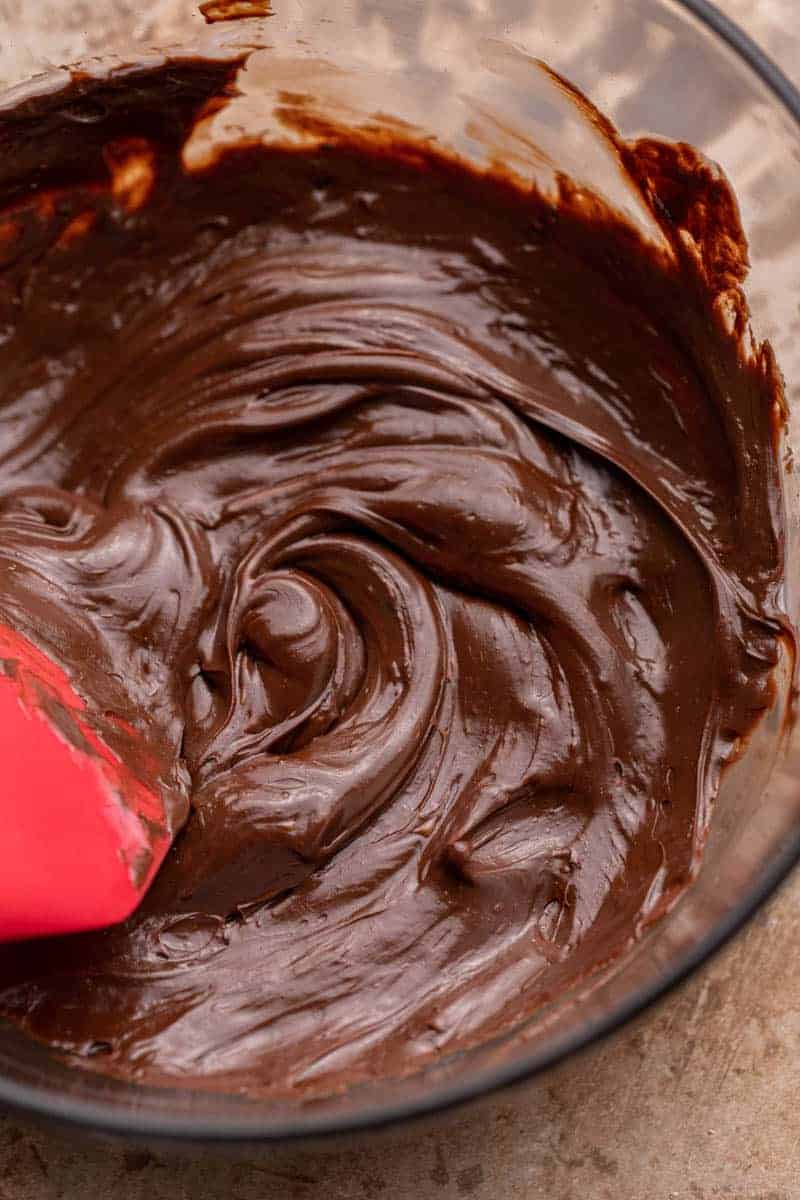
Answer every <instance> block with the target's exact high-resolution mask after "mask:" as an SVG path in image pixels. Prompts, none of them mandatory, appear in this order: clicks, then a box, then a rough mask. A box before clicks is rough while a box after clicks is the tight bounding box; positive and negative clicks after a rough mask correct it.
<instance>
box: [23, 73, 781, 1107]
mask: <svg viewBox="0 0 800 1200" xmlns="http://www.w3.org/2000/svg"><path fill="white" fill-rule="evenodd" d="M229 72H230V68H223V67H214V66H212V65H210V64H203V63H171V64H168V65H167V66H164V67H160V68H154V69H150V70H144V69H143V70H141V71H140V72H130V71H129V72H128V73H126V74H125V75H121V76H119V77H117V78H110V79H108V80H105V81H101V82H96V83H94V84H90V83H89V82H88V81H87V80H85V79H83V80H76V81H75V83H74V84H73V86H72V88H71V89H69V90H68V91H67V92H66V93H63V94H60V95H57V96H51V97H49V98H47V97H46V98H40V99H39V100H38V101H36V102H35V103H32V104H31V103H29V104H28V106H27V107H26V108H24V109H22V110H18V111H11V112H8V113H6V114H5V115H4V116H3V119H2V123H0V145H1V146H2V148H3V155H2V159H1V160H0V187H2V199H3V205H4V209H5V211H4V213H3V215H2V222H0V231H2V234H3V264H4V269H3V273H2V277H1V278H0V328H1V329H2V338H1V339H0V370H2V377H3V380H4V389H3V396H2V400H1V401H0V618H2V619H5V620H10V621H12V622H16V623H17V624H18V625H20V626H21V627H22V628H23V629H24V630H25V631H26V632H27V633H28V634H29V636H31V637H35V638H36V640H37V641H38V642H39V644H40V645H41V646H42V647H43V648H45V649H46V650H47V652H48V653H49V654H51V655H52V656H53V657H54V658H56V660H57V661H58V662H60V663H61V664H63V665H64V666H65V667H67V668H68V669H69V670H70V672H71V673H72V675H73V678H74V679H75V681H76V684H77V685H78V686H79V687H80V688H81V689H82V690H83V691H84V693H85V694H86V695H90V696H92V697H93V698H94V699H95V700H96V701H98V702H99V703H100V704H101V705H103V706H105V707H106V708H107V709H108V710H109V711H112V712H114V713H115V714H116V715H117V719H118V720H120V721H125V722H128V723H129V726H130V727H131V728H135V729H136V730H137V731H138V732H139V733H140V734H143V735H144V736H145V739H146V741H147V743H148V745H149V746H150V748H151V751H152V753H153V755H155V756H156V758H157V761H158V763H159V764H160V767H159V770H160V778H161V779H162V781H163V783H164V786H165V787H169V788H170V789H172V790H173V791H174V792H175V794H176V795H178V796H179V797H182V801H183V804H184V810H183V811H184V813H185V814H186V821H185V825H184V828H183V831H182V833H181V835H180V836H179V838H178V841H177V843H176V845H175V847H174V850H173V852H172V854H171V856H170V857H169V858H168V860H167V862H166V864H165V866H164V867H163V869H162V871H161V873H160V875H159V877H158V879H157V881H156V884H155V886H154V888H153V890H152V891H151V893H150V895H149V896H148V898H147V900H146V902H145V904H144V905H143V907H142V909H141V911H140V913H139V914H138V915H137V916H136V917H135V918H134V919H133V920H132V921H131V922H129V923H128V924H127V925H126V926H125V927H122V928H120V929H117V930H114V931H111V932H109V933H105V934H101V935H91V936H83V937H81V938H73V939H63V940H61V941H59V942H51V943H48V944H38V945H29V946H25V947H7V948H5V949H4V950H2V952H0V1013H1V1014H2V1015H3V1016H5V1017H6V1018H7V1019H9V1020H11V1021H13V1022H15V1023H16V1024H17V1025H18V1026H19V1027H20V1028H21V1029H23V1030H25V1031H26V1032H27V1033H29V1034H30V1035H32V1036H34V1037H36V1038H39V1039H42V1040H43V1041H45V1042H48V1043H50V1044H51V1045H53V1046H54V1047H56V1048H57V1049H58V1050H59V1051H60V1052H62V1053H64V1054H67V1055H69V1056H71V1058H72V1060H73V1061H76V1062H81V1063H82V1064H83V1065H84V1066H86V1067H87V1069H92V1070H98V1071H103V1072H108V1073H112V1074H115V1075H118V1076H121V1077H123V1078H129V1079H136V1080H142V1081H148V1082H172V1083H175V1082H178V1083H184V1084H187V1085H191V1086H198V1087H200V1086H202V1087H216V1088H242V1089H245V1090H247V1091H249V1092H252V1093H261V1094H275V1093H278V1092H282V1091H286V1090H290V1089H291V1090H294V1091H295V1093H297V1092H298V1091H299V1092H300V1093H301V1094H312V1093H314V1092H322V1091H327V1090H330V1089H335V1088H339V1087H342V1086H344V1085H347V1084H349V1083H352V1082H354V1081H358V1080H362V1079H366V1078H373V1077H380V1076H382V1075H385V1074H397V1073H402V1072H407V1071H410V1070H413V1069H416V1068H418V1067H420V1066H421V1065H423V1064H425V1063H427V1062H429V1061H431V1060H433V1059H434V1058H435V1057H436V1056H438V1055H441V1054H442V1053H444V1052H448V1051H452V1050H456V1049H460V1048H463V1047H466V1046H469V1045H471V1044H473V1043H475V1042H476V1041H478V1040H480V1039H483V1038H486V1037H488V1036H491V1035H493V1034H496V1033H498V1032H500V1031H503V1030H505V1029H508V1028H510V1027H511V1026H512V1025H513V1024H514V1022H516V1021H518V1020H520V1019H522V1018H524V1017H526V1016H527V1015H529V1014H530V1013H531V1012H532V1011H534V1010H535V1009H536V1007H537V1006H538V1005H539V1004H541V1003H542V1001H543V1000H545V999H547V998H550V997H553V996H556V997H557V996H560V995H563V994H566V993H567V991H568V989H570V988H571V987H573V986H574V985H576V984H577V983H578V982H579V981H581V980H584V979H586V978H587V977H588V976H590V975H591V974H592V972H594V971H595V970H597V969H598V967H600V966H602V965H604V964H606V963H608V962H609V961H610V960H613V959H614V958H615V957H617V956H619V955H620V954H621V953H622V952H623V951H624V950H625V948H626V947H628V946H629V945H630V944H631V941H632V940H633V939H634V938H635V937H637V936H638V935H639V934H640V932H641V930H642V929H643V928H644V926H645V925H646V924H647V923H649V922H651V921H653V920H654V919H656V918H657V917H658V916H659V915H660V914H662V913H663V912H664V911H665V910H666V909H667V908H668V907H669V906H670V905H671V904H673V903H674V902H675V900H676V899H677V897H678V896H679V895H680V894H681V892H682V891H683V890H684V889H685V888H686V886H687V884H688V883H689V881H690V880H691V878H692V876H693V874H694V873H695V871H696V870H697V867H698V863H699V858H700V855H701V852H702V847H703V842H704V838H705V834H706V829H707V822H708V819H709V814H710V808H711V805H712V802H713V800H714V798H715V796H716V794H717V791H718V786H719V779H720V772H721V769H722V767H723V764H724V763H725V762H726V761H727V760H728V759H730V757H731V756H732V755H733V754H734V753H735V752H736V750H737V748H738V746H739V744H740V740H741V739H742V737H744V736H745V735H747V734H748V733H749V732H750V730H751V729H752V728H753V725H754V723H755V722H756V721H757V720H758V717H759V715H760V714H761V713H762V712H763V711H764V710H765V709H766V708H767V707H768V706H769V705H770V702H771V700H772V696H773V682H772V674H773V668H774V666H775V663H776V661H777V657H778V646H779V639H780V637H781V636H784V635H785V636H788V634H786V628H785V620H784V618H783V616H782V614H781V587H782V580H783V565H784V564H783V556H784V551H783V506H782V493H781V484H780V475H779V468H778V463H777V458H776V454H775V442H776V437H777V431H778V427H779V424H780V421H781V417H782V407H781V406H782V399H781V388H780V380H779V377H778V374H777V370H776V368H775V365H774V361H773V359H772V355H771V353H770V352H769V350H768V348H766V347H759V348H756V350H755V351H754V352H753V353H752V354H750V353H748V352H746V350H745V348H744V344H743V333H744V330H743V327H742V319H743V311H744V310H743V307H742V305H743V301H741V299H740V293H739V291H738V288H739V284H740V282H741V280H742V278H743V274H744V269H745V264H746V250H745V246H744V240H743V236H742V234H741V227H740V223H739V220H738V214H737V212H736V206H735V201H734V199H733V197H732V196H731V193H730V190H729V187H728V185H727V183H726V182H725V180H724V179H723V177H722V176H721V175H720V174H719V173H718V172H717V171H716V170H715V169H714V168H712V167H711V165H710V164H707V163H706V162H705V160H702V159H701V158H700V157H699V156H698V155H696V154H695V152H693V151H690V150H689V149H688V148H686V147H670V146H668V145H666V144H662V143H655V142H651V141H646V142H639V143H636V144H634V145H627V144H625V143H621V142H620V143H619V153H620V156H621V157H622V158H623V159H624V161H625V163H626V165H627V167H628V170H629V171H630V173H631V174H632V176H633V178H634V180H635V182H636V183H637V184H638V185H639V186H640V188H641V189H642V192H643V194H644V195H645V196H646V197H647V199H648V201H649V202H650V204H651V206H652V208H653V211H654V214H655V216H656V218H657V220H658V222H659V224H660V226H661V228H662V229H663V230H664V233H665V236H666V238H667V241H668V243H669V246H670V247H671V251H672V261H671V262H670V261H667V259H666V257H665V255H664V254H663V253H661V254H657V253H656V252H655V251H654V250H653V249H652V248H651V247H649V246H648V245H647V244H645V243H644V242H643V241H642V240H641V238H640V237H639V235H638V234H637V233H636V232H635V231H634V230H633V229H632V228H631V227H629V226H628V225H626V224H625V223H624V222H623V221H622V219H621V218H618V217H615V216H614V215H613V214H612V213H610V212H609V211H608V210H607V209H605V208H604V207H603V205H602V204H601V203H600V202H599V201H597V202H594V203H592V204H587V197H586V194H585V192H584V193H581V194H580V195H579V194H578V193H577V192H576V191H575V190H574V189H571V188H570V186H569V184H568V181H562V187H561V196H560V200H559V202H558V203H552V202H549V201H548V200H546V199H545V198H543V197H542V196H540V195H539V194H538V193H536V192H535V191H524V190H522V189H521V188H520V187H519V186H517V185H516V184H515V183H512V182H509V181H508V180H504V179H503V178H501V177H496V176H493V175H491V174H486V175H482V174H480V173H478V172H476V171H471V170H470V169H469V168H467V167H466V166H465V165H463V164H459V163H457V162H454V161H451V160H449V159H448V158H447V157H446V156H445V155H444V154H443V153H440V152H437V151H435V150H433V149H431V148H430V146H425V145H421V144H412V143H411V142H407V143H401V142H400V141H399V135H398V140H396V141H395V142H391V141H387V140H386V139H384V140H383V141H381V140H380V139H377V138H376V140H375V144H374V145H373V146H370V144H369V138H368V137H366V136H364V137H362V138H361V139H360V140H359V141H358V142H357V143H356V142H353V141H348V138H347V136H345V135H344V134H343V135H342V136H341V137H340V138H339V139H338V140H337V144H336V145H323V146H321V147H319V148H318V149H316V150H314V151H308V150H300V149H298V150H291V149H286V148H284V149H278V148H275V147H273V148H269V147H265V146H262V147H254V146H250V147H248V148H242V149H240V150H238V151H237V150H231V151H228V152H227V153H226V154H225V155H223V156H222V157H221V158H220V159H219V160H218V161H217V162H215V163H214V164H213V165H212V166H210V167H209V168H208V169H207V170H205V171H199V172H194V173H191V172H187V171H185V170H184V169H183V168H182V166H181V160H180V151H181V147H182V145H183V142H184V140H185V137H186V136H187V134H188V132H189V129H190V126H191V120H192V114H193V113H195V112H197V111H199V110H200V108H201V107H202V106H203V105H204V104H207V103H208V102H209V101H211V100H212V98H213V97H214V96H216V95H218V94H219V92H220V91H221V90H222V89H223V88H224V87H225V86H226V85H227V84H229V82H230V75H229ZM87 114H91V120H89V119H88V118H87ZM32 148H35V153H34V151H33V149H32ZM687 235H690V236H689V237H687ZM731 297H733V300H731ZM731 305H733V308H734V309H735V310H736V312H737V314H738V316H737V320H736V321H735V322H734V326H733V327H732V325H731V323H730V320H729V316H730V312H731ZM98 1045H101V1046H102V1047H103V1053H102V1054H101V1055H99V1056H98V1054H97V1050H96V1048H97V1046H98Z"/></svg>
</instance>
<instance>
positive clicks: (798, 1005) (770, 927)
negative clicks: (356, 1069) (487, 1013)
mask: <svg viewBox="0 0 800 1200" xmlns="http://www.w3.org/2000/svg"><path fill="white" fill-rule="evenodd" d="M66 3H67V0H22V4H19V3H18V2H17V0H0V30H2V27H3V25H4V20H3V18H6V19H8V17H9V16H10V14H11V13H13V14H14V21H15V23H16V25H17V27H18V28H19V23H20V22H23V23H24V22H25V21H26V19H29V20H30V21H31V22H32V24H35V25H36V26H37V27H38V28H41V27H42V24H43V22H45V23H46V14H47V12H48V9H51V10H53V11H54V12H59V11H60V10H61V7H62V5H64V4H66ZM115 3H117V4H118V5H119V6H120V7H123V8H126V9H135V8H136V7H137V5H136V3H135V0H115ZM721 3H722V4H723V6H724V7H725V10H726V11H727V12H728V13H729V15H730V16H732V17H733V18H734V19H737V20H739V21H740V22H741V23H742V24H743V25H744V26H745V27H746V28H747V29H748V30H749V31H750V32H751V33H752V34H753V35H754V36H755V37H756V38H757V39H758V40H759V41H760V42H761V44H762V45H763V46H764V47H765V48H766V49H767V50H768V51H769V52H770V53H772V54H773V55H774V56H775V57H776V58H777V59H778V60H779V61H780V62H781V64H782V65H783V67H784V69H785V70H786V71H787V72H788V73H789V74H790V75H792V76H793V77H794V78H795V79H797V80H800V0H727V2H726V0H721ZM182 4H183V0H157V2H156V3H155V4H153V3H151V4H150V5H149V6H148V8H149V10H150V13H151V14H152V13H153V12H155V13H156V17H155V18H153V17H152V15H151V17H150V18H148V24H153V23H155V24H156V25H158V24H159V23H161V24H163V26H164V27H165V28H167V27H169V25H170V24H171V23H172V22H174V21H175V19H176V14H177V13H178V12H179V11H180V7H181V5H182ZM74 7H75V9H77V10H81V11H83V10H85V19H86V22H87V25H89V26H90V25H91V21H92V10H93V9H94V7H95V5H94V3H93V0H75V5H74ZM184 11H185V10H184ZM28 12H29V13H30V17H29V18H28V16H27V13H28ZM20 14H21V15H20ZM73 15H75V14H73ZM153 32H156V31H155V30H154V31H153ZM158 32H163V30H161V29H159V30H158ZM143 33H144V35H145V36H148V35H149V34H150V33H151V30H150V29H147V30H143ZM8 49H9V47H8V46H3V45H2V44H0V57H1V56H2V54H3V53H4V52H8ZM798 203H800V198H798ZM798 295H799V296H800V281H799V282H798ZM799 915H800V876H795V878H794V880H793V881H791V882H790V883H789V884H788V885H787V886H785V887H784V889H783V891H782V892H781V893H780V895H779V896H778V897H777V898H776V899H775V900H773V902H772V903H771V904H770V905H769V906H768V907H767V908H766V909H765V910H764V911H763V912H762V913H761V914H759V916H758V917H757V918H756V919H755V920H754V921H753V923H752V924H751V925H750V926H749V928H748V929H747V931H746V932H745V933H744V934H743V935H742V936H740V937H739V938H738V939H737V940H736V941H735V943H734V944H733V945H732V946H730V947H729V948H728V949H727V950H726V951H725V952H723V953H722V954H721V955H720V956H719V957H718V958H717V959H716V960H715V961H714V962H713V963H712V964H711V965H710V966H709V967H707V968H706V969H705V970H704V971H702V972H700V973H699V974H698V975H696V976H695V977H694V978H693V979H692V980H691V981H690V982H689V983H688V984H687V985H685V986H684V987H682V988H681V989H680V990H679V991H678V992H676V993H674V994H673V995H672V996H671V997H670V998H668V999H667V1000H666V1001H665V1002H663V1003H661V1004H660V1005H659V1006H658V1007H656V1008H655V1009H652V1010H651V1011H650V1012H649V1013H647V1014H646V1015H645V1016H644V1017H642V1018H640V1019H639V1020H638V1021H635V1022H634V1023H632V1024H630V1025H628V1026H627V1027H626V1028H625V1029H624V1030H623V1031H622V1032H621V1033H619V1034H617V1035H616V1036H615V1037H612V1038H610V1039H608V1040H606V1041H605V1042H604V1043H603V1044H602V1045H600V1046H599V1047H597V1048H595V1049H593V1050H591V1051H589V1052H586V1053H584V1054H582V1055H579V1056H577V1057H576V1058H573V1059H572V1060H571V1061H570V1062H568V1063H566V1064H564V1065H563V1066H562V1067H560V1068H559V1069H558V1070H556V1071H553V1072H550V1073H549V1074H547V1075H545V1076H543V1077H542V1078H541V1079H539V1080H536V1081H534V1082H533V1083H532V1084H529V1085H528V1086H527V1087H526V1088H525V1089H524V1090H523V1091H521V1092H517V1093H515V1094H514V1095H511V1096H509V1095H505V1096H501V1097H499V1098H498V1099H496V1100H494V1101H492V1102H491V1103H490V1104H489V1105H488V1106H484V1107H483V1108H482V1109H481V1110H480V1111H475V1110H472V1111H471V1112H470V1110H466V1111H462V1112H461V1113H459V1114H456V1115H455V1116H452V1117H450V1118H449V1119H448V1120H447V1122H446V1123H445V1124H443V1125H442V1126H441V1127H440V1128H438V1129H437V1131H436V1132H434V1133H424V1134H420V1133H409V1132H408V1131H406V1132H405V1133H404V1132H402V1131H397V1132H395V1133H393V1134H392V1135H391V1136H390V1137H389V1138H388V1139H387V1138H386V1137H384V1138H382V1139H381V1140H380V1141H379V1142H377V1143H376V1142H375V1141H374V1140H370V1139H362V1140H360V1141H356V1142H353V1143H352V1144H351V1145H350V1146H349V1147H348V1148H347V1149H346V1150H332V1149H330V1150H324V1151H316V1152H314V1153H313V1154H311V1153H309V1152H307V1151H305V1152H300V1151H297V1150H293V1151H281V1152H278V1153H275V1152H270V1153H269V1154H266V1155H264V1156H263V1157H262V1158H261V1159H259V1160H258V1161H251V1162H247V1163H238V1164H237V1163H232V1162H230V1161H220V1162H214V1161H210V1162H209V1161H203V1162H199V1161H197V1162H188V1163H187V1162H174V1161H170V1160H169V1159H167V1158H165V1159H157V1158H154V1157H152V1156H151V1155H149V1154H146V1153H144V1152H142V1151H141V1150H137V1149H135V1148H133V1147H125V1146H122V1145H119V1144H114V1145H105V1144H103V1145H91V1146H87V1145H85V1144H82V1143H81V1142H80V1141H78V1140H77V1139H73V1140H72V1141H68V1140H64V1139H63V1138H56V1137H54V1136H53V1135H51V1134H48V1133H43V1132H41V1131H39V1130H36V1129H34V1128H33V1127H31V1126H29V1125H28V1124H26V1123H24V1122H22V1121H19V1120H18V1119H16V1118H14V1117H12V1116H5V1117H4V1116H3V1115H2V1114H0V1200H56V1198H59V1200H84V1198H86V1200H106V1198H107V1197H108V1198H113V1200H167V1198H169V1200H318V1198H319V1197H321V1198H324V1200H412V1198H413V1200H484V1198H485V1200H523V1198H524V1200H539V1198H540V1197H541V1198H542V1200H545V1198H546V1200H573V1197H575V1198H577V1197H581V1198H585V1200H800V920H798V916H799Z"/></svg>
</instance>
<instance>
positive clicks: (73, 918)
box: [0, 625, 171, 941]
mask: <svg viewBox="0 0 800 1200" xmlns="http://www.w3.org/2000/svg"><path fill="white" fill-rule="evenodd" d="M170 842H171V834H170V830H169V822H168V820H167V818H166V813H165V808H164V802H163V798H162V797H161V796H160V795H158V794H157V792H155V791H153V790H151V789H149V788H148V787H146V786H145V785H144V784H143V783H142V782H141V781H140V780H139V779H137V778H136V777H135V776H134V775H133V774H132V773H131V771H130V770H129V769H128V768H127V767H126V766H125V764H124V763H123V762H121V761H120V759H119V758H118V756H117V755H116V754H114V753H113V752H112V751H111V750H110V749H109V747H108V746H107V745H106V744H105V742H104V741H103V739H102V737H101V736H100V734H99V733H98V728H97V724H96V723H95V722H92V721H90V714H89V712H88V709H87V706H86V704H85V702H84V701H83V700H82V699H81V698H80V697H79V696H78V695H77V694H76V692H75V691H74V689H73V687H72V686H71V684H70V681H69V678H68V677H67V675H66V674H65V673H64V671H62V670H61V668H60V667H57V666H56V665H55V664H54V663H52V662H51V661H50V659H49V658H48V657H47V656H46V655H45V654H43V653H42V651H41V650H39V649H38V648H37V647H36V646H34V645H33V644H32V643H31V642H30V641H29V640H28V639H27V638H25V637H22V636H21V635H20V634H19V633H15V632H14V631H12V630H10V629H9V628H8V627H7V626H4V625H0V941H13V940H17V939H20V938H30V937H41V936H46V935H51V934H57V933H77V932H79V931H81V930H88V929H97V928H100V927H102V926H105V925H112V924H115V923H116V922H118V921H122V920H124V919H125V917H127V916H129V915H130V914H131V913H132V912H133V910H134V909H135V908H136V906H137V905H138V904H139V902H140V900H141V899H142V897H143V896H144V894H145V892H146V891H147V888H148V887H149V885H150V883H151V881H152V879H153V876H154V875H155V873H156V871H157V870H158V868H159V866H160V865H161V862H162V860H163V858H164V855H165V854H166V852H167V850H168V849H169V846H170Z"/></svg>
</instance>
